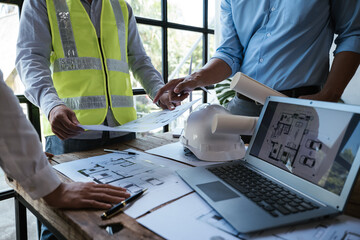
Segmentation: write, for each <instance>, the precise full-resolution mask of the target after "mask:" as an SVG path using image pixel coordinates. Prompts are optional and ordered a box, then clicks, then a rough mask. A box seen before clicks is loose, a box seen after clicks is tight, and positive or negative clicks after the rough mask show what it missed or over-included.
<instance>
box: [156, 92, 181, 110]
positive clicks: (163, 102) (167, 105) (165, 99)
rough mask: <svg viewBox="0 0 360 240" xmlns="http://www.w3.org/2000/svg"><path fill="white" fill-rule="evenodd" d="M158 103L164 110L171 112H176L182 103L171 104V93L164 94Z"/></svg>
mask: <svg viewBox="0 0 360 240" xmlns="http://www.w3.org/2000/svg"><path fill="white" fill-rule="evenodd" d="M184 97H185V98H186V97H187V96H184ZM158 103H159V106H160V107H161V108H162V109H169V110H174V109H175V107H177V106H179V105H180V102H171V101H170V97H169V92H164V93H163V94H162V95H161V96H160V98H159V102H158Z"/></svg>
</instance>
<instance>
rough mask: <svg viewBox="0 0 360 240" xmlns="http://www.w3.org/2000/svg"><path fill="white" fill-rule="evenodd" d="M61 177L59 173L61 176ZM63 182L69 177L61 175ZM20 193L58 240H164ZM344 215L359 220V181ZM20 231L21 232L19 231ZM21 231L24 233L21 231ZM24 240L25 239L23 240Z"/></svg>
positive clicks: (149, 140) (140, 144) (124, 221)
mask: <svg viewBox="0 0 360 240" xmlns="http://www.w3.org/2000/svg"><path fill="white" fill-rule="evenodd" d="M176 141H178V139H174V138H172V136H171V134H170V133H165V134H158V135H155V136H146V137H140V138H138V139H135V140H131V141H128V142H125V143H123V144H118V145H112V146H109V147H108V148H114V149H115V148H116V149H120V150H124V149H127V148H134V149H137V150H141V151H146V150H149V149H152V148H155V147H158V146H161V145H165V144H169V143H171V142H176ZM101 154H106V153H105V152H103V148H99V149H96V150H93V151H88V152H79V153H71V154H63V155H58V156H55V157H54V159H53V161H52V164H53V165H56V164H59V163H63V162H68V161H72V160H76V159H80V158H87V157H92V156H97V155H101ZM59 175H60V174H59ZM60 177H61V178H62V179H63V180H64V181H70V180H69V179H68V178H66V177H64V176H62V175H60ZM9 184H11V185H12V187H13V188H14V189H15V190H16V192H17V193H18V194H17V196H16V198H17V200H19V201H20V203H22V204H23V205H25V207H26V208H28V209H29V210H30V211H32V213H33V214H34V215H35V216H36V217H37V218H38V219H39V220H40V221H41V222H43V223H44V224H45V225H46V226H48V227H49V229H50V230H51V231H52V232H53V233H54V234H55V235H56V236H57V237H58V238H59V239H62V238H63V239H77V240H81V239H120V238H121V239H162V238H161V237H159V236H158V235H156V234H155V233H153V232H151V231H150V230H148V229H146V228H145V227H143V226H142V225H140V224H139V223H137V222H136V219H133V218H131V217H129V216H127V215H126V214H119V215H117V216H115V217H113V218H111V219H109V220H106V221H103V220H101V218H100V217H99V216H100V215H101V213H103V211H101V210H100V211H99V210H58V209H52V208H50V207H48V206H47V205H46V203H45V202H44V201H43V200H42V199H41V200H36V201H34V200H32V199H31V198H30V197H29V195H28V194H27V193H26V192H24V190H23V188H22V187H21V186H19V185H18V184H17V183H16V181H13V182H9ZM345 213H346V214H348V215H351V216H355V217H357V218H360V180H359V179H358V181H357V183H356V186H355V189H354V190H353V192H352V195H351V197H350V200H349V203H348V205H347V208H346V210H345ZM111 224H121V225H122V226H123V229H122V230H121V231H119V232H117V233H115V234H114V235H109V234H108V233H107V231H106V230H105V226H107V225H111ZM19 231H20V230H18V232H19ZM20 232H21V231H20ZM20 238H22V237H20Z"/></svg>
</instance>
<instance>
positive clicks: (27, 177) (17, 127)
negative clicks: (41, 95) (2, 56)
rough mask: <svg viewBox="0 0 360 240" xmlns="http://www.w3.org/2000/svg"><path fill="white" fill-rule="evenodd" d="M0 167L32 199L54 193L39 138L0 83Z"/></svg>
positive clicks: (51, 174) (56, 182)
mask: <svg viewBox="0 0 360 240" xmlns="http://www.w3.org/2000/svg"><path fill="white" fill-rule="evenodd" d="M0 78H1V76H0ZM0 165H1V167H2V169H3V170H4V172H5V173H6V174H7V175H8V176H9V177H11V178H14V179H16V180H17V181H18V183H19V184H20V185H21V186H22V187H23V188H24V189H25V191H26V192H27V193H28V194H29V195H30V197H31V198H33V199H38V198H41V197H44V196H45V195H47V194H49V193H51V192H52V191H54V190H55V189H56V188H57V187H58V186H59V184H60V183H61V182H60V179H59V178H58V177H57V175H56V173H55V171H54V170H53V168H52V167H51V165H50V164H49V162H48V161H47V158H46V156H45V154H44V152H43V150H42V146H41V143H40V140H39V137H38V135H37V133H36V131H35V129H34V128H33V126H32V125H31V124H30V122H29V121H28V120H27V119H26V117H25V115H24V113H23V112H22V109H21V107H20V105H19V101H18V100H17V99H16V97H15V96H14V95H13V93H12V91H11V90H10V89H9V88H8V87H7V86H6V84H5V83H4V81H3V80H2V79H0Z"/></svg>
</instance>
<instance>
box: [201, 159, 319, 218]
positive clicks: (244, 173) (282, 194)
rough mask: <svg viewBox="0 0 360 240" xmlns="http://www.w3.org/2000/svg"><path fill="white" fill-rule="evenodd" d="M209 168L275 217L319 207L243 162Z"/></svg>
mask: <svg viewBox="0 0 360 240" xmlns="http://www.w3.org/2000/svg"><path fill="white" fill-rule="evenodd" d="M208 170H209V171H210V172H212V173H213V174H215V175H216V176H218V177H219V178H221V179H222V180H224V181H225V182H226V183H228V184H229V185H231V186H232V187H234V188H235V189H237V190H238V191H239V192H241V193H242V194H244V195H245V196H247V197H248V198H249V199H250V200H252V201H253V202H255V203H256V204H257V205H259V206H260V207H261V208H263V209H264V210H265V211H267V212H268V213H269V214H271V215H272V216H274V217H278V216H279V215H289V214H296V213H299V212H305V211H309V210H313V209H317V208H319V206H317V205H315V204H314V203H311V202H309V201H307V200H305V199H304V198H302V197H300V196H299V195H297V194H295V193H294V192H291V191H289V190H288V189H285V188H284V187H282V186H280V185H278V184H276V183H274V182H272V181H271V180H269V179H267V178H265V177H263V176H261V175H260V174H258V173H256V172H255V171H253V170H251V169H249V168H246V167H244V166H243V165H242V164H236V165H231V166H219V167H209V168H208Z"/></svg>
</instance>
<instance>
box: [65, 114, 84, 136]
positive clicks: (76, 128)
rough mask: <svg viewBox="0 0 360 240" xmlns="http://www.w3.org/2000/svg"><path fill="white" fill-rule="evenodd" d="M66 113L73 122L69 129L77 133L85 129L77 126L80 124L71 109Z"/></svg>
mask: <svg viewBox="0 0 360 240" xmlns="http://www.w3.org/2000/svg"><path fill="white" fill-rule="evenodd" d="M68 114H69V119H70V121H71V122H72V123H73V126H71V129H73V130H74V131H76V132H78V133H80V132H84V131H85V130H84V129H83V128H81V127H79V126H78V125H79V124H80V122H79V120H78V119H77V117H76V114H75V112H73V111H71V112H69V113H68Z"/></svg>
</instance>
